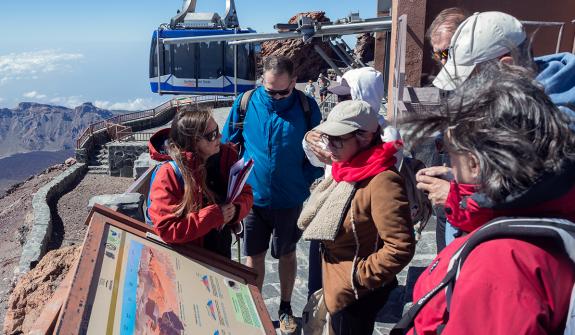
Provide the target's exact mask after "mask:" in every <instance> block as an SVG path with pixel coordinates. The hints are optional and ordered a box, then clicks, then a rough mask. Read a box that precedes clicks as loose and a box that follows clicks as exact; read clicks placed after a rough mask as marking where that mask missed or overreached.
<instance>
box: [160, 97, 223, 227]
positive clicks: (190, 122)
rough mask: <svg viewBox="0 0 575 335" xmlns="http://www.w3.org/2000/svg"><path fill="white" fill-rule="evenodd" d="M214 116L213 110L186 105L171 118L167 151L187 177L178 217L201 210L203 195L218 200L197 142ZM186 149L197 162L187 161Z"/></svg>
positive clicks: (178, 207)
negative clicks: (213, 191)
mask: <svg viewBox="0 0 575 335" xmlns="http://www.w3.org/2000/svg"><path fill="white" fill-rule="evenodd" d="M211 117H212V113H211V111H210V110H196V109H194V108H192V106H191V105H186V106H184V107H181V108H180V109H179V110H178V112H177V113H176V116H175V117H174V120H173V121H172V127H171V129H170V140H169V147H168V152H169V154H170V157H172V159H173V160H174V161H175V162H176V164H177V165H178V167H179V168H180V171H182V177H183V179H184V197H183V198H182V201H181V202H180V203H179V204H178V206H177V207H176V210H175V214H176V215H178V216H183V215H186V214H187V213H188V212H195V211H198V210H200V209H201V208H202V207H203V206H202V205H203V198H204V197H206V198H207V200H208V201H209V202H212V203H213V202H215V201H214V195H213V194H212V192H211V191H210V190H209V189H208V187H207V186H206V176H207V171H206V167H205V163H206V162H205V161H204V160H203V158H202V157H201V155H200V154H199V152H198V141H199V140H200V139H201V136H202V135H203V134H205V132H206V130H207V127H208V121H209V120H210V118H211ZM186 152H189V153H191V154H192V155H193V159H194V162H187V160H186V158H185V153H186ZM190 163H192V164H190Z"/></svg>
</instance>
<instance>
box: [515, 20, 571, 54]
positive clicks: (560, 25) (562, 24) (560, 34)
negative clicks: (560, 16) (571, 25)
mask: <svg viewBox="0 0 575 335" xmlns="http://www.w3.org/2000/svg"><path fill="white" fill-rule="evenodd" d="M574 21H575V20H574ZM521 23H522V24H523V25H524V26H526V27H536V28H537V29H539V28H541V27H554V28H559V31H558V32H557V42H556V43H555V53H559V49H560V48H561V39H563V30H564V28H565V22H550V21H521Z"/></svg>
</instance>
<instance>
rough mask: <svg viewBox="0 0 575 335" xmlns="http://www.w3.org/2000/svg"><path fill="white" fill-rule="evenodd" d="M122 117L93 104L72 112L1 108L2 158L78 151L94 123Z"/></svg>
mask: <svg viewBox="0 0 575 335" xmlns="http://www.w3.org/2000/svg"><path fill="white" fill-rule="evenodd" d="M115 114H118V112H112V111H109V110H106V109H101V108H98V107H96V106H94V105H93V104H92V103H90V102H86V103H83V104H82V105H80V106H78V107H76V108H74V109H70V108H66V107H62V106H52V105H45V104H39V103H34V102H21V103H20V104H18V106H17V107H16V108H14V109H8V108H0V158H2V157H7V156H10V155H13V154H16V153H25V152H32V151H60V150H70V149H74V147H75V145H76V139H77V138H78V136H79V135H80V134H81V133H82V132H83V131H84V129H85V128H86V127H88V126H89V125H90V124H91V123H94V122H98V121H101V120H105V119H107V118H110V117H112V116H114V115H115Z"/></svg>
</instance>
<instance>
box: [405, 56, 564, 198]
mask: <svg viewBox="0 0 575 335" xmlns="http://www.w3.org/2000/svg"><path fill="white" fill-rule="evenodd" d="M403 123H404V124H406V125H407V126H408V128H410V129H409V130H410V132H411V134H412V135H411V138H410V139H408V140H410V141H414V140H415V141H416V142H417V140H418V139H423V138H425V137H427V136H432V134H433V133H436V132H437V131H439V132H443V133H445V134H446V144H447V145H448V148H449V150H451V151H454V152H460V153H471V154H473V155H474V156H475V157H477V159H478V161H479V169H480V171H479V187H480V191H481V192H482V193H485V195H487V196H488V197H489V198H491V200H493V201H494V202H495V203H501V202H502V201H503V200H504V199H505V198H506V197H507V196H508V195H515V194H519V193H521V192H523V191H524V190H526V189H528V188H529V187H530V186H531V185H533V184H534V183H535V182H536V181H538V180H539V179H541V177H542V176H543V175H544V174H546V173H554V174H555V173H558V172H560V171H561V170H562V168H563V167H564V166H565V163H566V162H568V161H572V160H574V159H575V135H574V134H573V132H572V131H571V130H570V128H569V120H568V118H567V117H566V115H565V114H564V113H562V112H561V111H559V110H558V109H557V107H556V106H555V105H554V104H553V102H551V100H550V99H549V97H548V96H547V95H546V94H545V93H544V91H543V90H542V88H541V87H540V86H539V84H538V83H536V82H535V81H534V80H532V79H530V77H529V76H525V74H524V73H522V72H520V71H518V70H517V68H510V67H508V66H506V65H505V64H501V63H499V62H497V63H495V64H494V65H493V66H492V67H491V68H484V69H483V70H482V72H480V73H478V74H476V75H475V76H473V78H469V79H468V80H466V81H465V82H464V83H463V84H462V85H461V86H460V87H459V88H458V89H457V90H456V91H455V92H454V94H453V95H452V96H451V97H450V98H449V99H448V101H447V104H446V105H445V106H444V107H443V108H441V109H439V110H437V111H432V112H430V113H428V114H425V115H423V114H420V115H413V116H411V117H406V118H404V120H403Z"/></svg>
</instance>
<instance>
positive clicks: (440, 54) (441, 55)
mask: <svg viewBox="0 0 575 335" xmlns="http://www.w3.org/2000/svg"><path fill="white" fill-rule="evenodd" d="M433 57H435V59H437V60H443V59H447V58H448V57H449V48H447V49H444V50H439V51H434V52H433Z"/></svg>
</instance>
